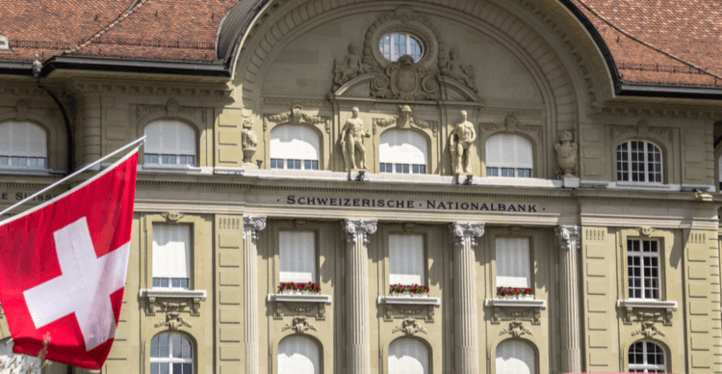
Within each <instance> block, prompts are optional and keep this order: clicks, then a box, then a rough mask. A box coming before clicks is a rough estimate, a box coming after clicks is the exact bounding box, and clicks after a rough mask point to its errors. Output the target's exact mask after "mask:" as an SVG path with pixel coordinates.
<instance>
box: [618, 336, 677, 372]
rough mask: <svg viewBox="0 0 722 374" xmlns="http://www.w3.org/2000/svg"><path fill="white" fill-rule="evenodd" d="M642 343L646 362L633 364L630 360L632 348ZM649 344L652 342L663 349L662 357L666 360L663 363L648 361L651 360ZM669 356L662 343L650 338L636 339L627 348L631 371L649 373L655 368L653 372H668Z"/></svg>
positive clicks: (628, 367)
mask: <svg viewBox="0 0 722 374" xmlns="http://www.w3.org/2000/svg"><path fill="white" fill-rule="evenodd" d="M640 343H641V344H642V357H643V361H644V363H642V364H637V363H635V364H632V363H631V360H630V352H631V350H632V348H634V347H635V346H636V345H637V344H640ZM648 344H652V345H654V346H656V347H657V348H658V349H659V350H660V351H661V353H662V358H663V360H664V364H663V365H653V364H648V363H647V362H648V361H649V354H650V353H649V352H648V350H647V348H648ZM652 354H654V353H652ZM667 357H668V355H667V350H666V349H665V348H664V347H663V346H662V345H660V344H657V343H655V342H651V341H649V340H638V341H635V342H634V343H632V344H631V345H630V346H629V349H627V370H628V371H629V372H630V373H649V372H650V371H649V370H655V371H653V372H652V373H666V372H667V368H668V366H669V362H668V359H667ZM632 370H635V371H632ZM636 370H642V371H636Z"/></svg>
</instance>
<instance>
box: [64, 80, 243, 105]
mask: <svg viewBox="0 0 722 374" xmlns="http://www.w3.org/2000/svg"><path fill="white" fill-rule="evenodd" d="M71 88H72V89H73V90H75V91H76V92H79V93H89V94H99V95H119V96H133V97H138V96H151V97H165V98H169V97H187V98H195V99H210V100H221V101H223V102H231V101H233V97H232V95H233V89H231V88H228V87H225V86H223V87H221V86H215V87H213V86H203V85H183V86H181V85H178V86H168V85H167V84H164V85H158V86H155V85H150V84H139V82H133V83H126V84H124V83H119V82H110V81H107V82H103V81H95V80H93V81H86V80H78V81H74V82H73V83H71Z"/></svg>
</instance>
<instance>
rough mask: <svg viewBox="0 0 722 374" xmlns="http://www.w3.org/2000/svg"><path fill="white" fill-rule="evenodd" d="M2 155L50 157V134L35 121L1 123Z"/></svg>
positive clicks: (0, 143) (0, 144)
mask: <svg viewBox="0 0 722 374" xmlns="http://www.w3.org/2000/svg"><path fill="white" fill-rule="evenodd" d="M0 155H3V156H24V157H43V158H45V157H48V136H47V134H46V133H45V130H43V128H42V127H40V126H38V125H36V124H34V123H30V122H5V123H3V124H0Z"/></svg>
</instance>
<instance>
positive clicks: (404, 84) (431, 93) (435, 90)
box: [371, 55, 441, 100]
mask: <svg viewBox="0 0 722 374" xmlns="http://www.w3.org/2000/svg"><path fill="white" fill-rule="evenodd" d="M440 95H441V90H440V89H439V83H438V82H437V81H436V78H435V76H434V74H430V73H429V72H428V71H427V70H426V68H425V67H423V66H422V65H420V64H417V63H416V62H414V58H413V57H411V56H409V55H405V56H401V58H399V59H398V61H396V62H392V63H391V64H389V65H388V66H387V67H386V68H385V69H384V70H382V71H379V72H378V73H376V76H375V77H374V79H373V80H372V81H371V96H373V97H377V98H394V99H401V100H434V99H439V98H440Z"/></svg>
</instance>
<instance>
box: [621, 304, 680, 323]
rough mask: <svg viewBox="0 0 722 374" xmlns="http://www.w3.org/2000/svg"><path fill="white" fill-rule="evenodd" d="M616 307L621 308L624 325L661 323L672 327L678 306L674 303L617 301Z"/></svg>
mask: <svg viewBox="0 0 722 374" xmlns="http://www.w3.org/2000/svg"><path fill="white" fill-rule="evenodd" d="M617 307H618V308H622V311H623V313H624V324H625V325H630V324H632V322H662V323H664V325H665V326H672V318H673V317H674V312H675V311H676V310H677V307H678V304H677V302H676V301H658V300H618V301H617Z"/></svg>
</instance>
